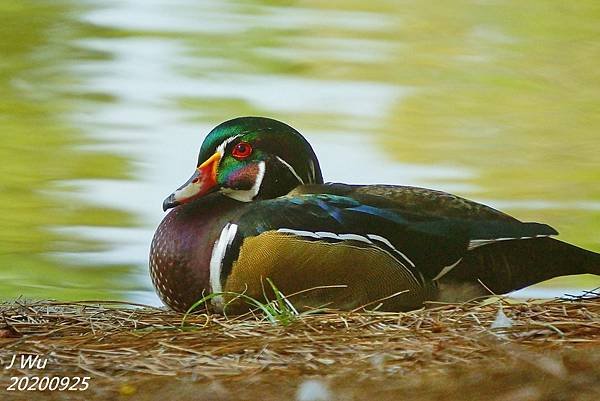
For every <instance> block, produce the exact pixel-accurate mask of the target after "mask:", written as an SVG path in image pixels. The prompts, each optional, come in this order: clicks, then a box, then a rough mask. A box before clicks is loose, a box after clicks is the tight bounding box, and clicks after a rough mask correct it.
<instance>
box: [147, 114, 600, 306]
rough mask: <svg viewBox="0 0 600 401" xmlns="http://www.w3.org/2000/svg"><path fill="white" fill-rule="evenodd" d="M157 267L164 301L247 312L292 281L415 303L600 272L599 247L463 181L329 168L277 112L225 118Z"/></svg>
mask: <svg viewBox="0 0 600 401" xmlns="http://www.w3.org/2000/svg"><path fill="white" fill-rule="evenodd" d="M163 210H164V211H168V213H167V214H166V216H165V217H164V219H163V220H162V222H161V223H160V224H159V226H158V228H157V229H156V232H155V234H154V237H153V240H152V243H151V246H150V257H149V267H150V276H151V279H152V283H153V285H154V287H155V289H156V292H157V294H158V296H159V297H160V299H161V300H162V302H163V303H164V304H166V305H167V306H168V307H170V308H171V309H173V310H175V311H187V310H189V309H190V308H191V307H192V306H194V305H196V304H197V303H198V301H199V300H202V299H205V300H207V301H205V302H204V303H205V304H206V306H207V308H209V309H211V310H212V311H214V312H217V313H243V312H244V311H248V310H249V308H250V304H249V303H248V302H247V301H245V300H246V299H255V300H268V299H273V298H274V296H275V293H276V292H278V293H279V294H283V295H284V296H285V297H286V298H285V299H286V301H288V302H290V303H291V304H292V305H293V306H294V307H295V308H296V309H297V310H311V309H312V310H314V309H319V308H331V309H338V310H361V309H375V310H380V311H387V312H397V311H408V310H413V309H418V308H421V307H423V306H424V305H425V304H426V303H428V302H463V301H466V300H469V299H472V298H476V297H479V296H485V295H490V294H505V293H508V292H511V291H514V290H517V289H521V288H524V287H526V286H529V285H532V284H535V283H538V282H541V281H544V280H547V279H550V278H553V277H557V276H564V275H572V274H584V273H591V274H599V273H600V254H598V253H595V252H593V251H590V250H586V249H583V248H580V247H577V246H575V245H571V244H568V243H566V242H563V241H560V240H558V239H556V238H555V236H557V235H558V232H557V231H556V230H555V229H554V228H552V227H551V226H549V225H547V224H543V223H538V222H523V221H520V220H518V219H517V218H515V217H512V216H510V215H508V214H506V213H504V212H501V211H499V210H496V209H494V208H492V207H489V206H486V205H484V204H481V203H477V202H474V201H471V200H468V199H465V198H463V197H460V196H457V195H453V194H450V193H446V192H442V191H438V190H432V189H427V188H420V187H413V186H402V185H383V184H373V185H356V184H354V185H352V184H344V183H331V182H327V183H326V182H324V180H323V175H322V172H321V168H320V165H319V160H318V159H317V156H316V154H315V152H314V150H313V148H312V146H311V145H310V144H309V142H308V141H307V140H306V139H305V138H304V137H303V136H302V135H301V134H300V133H299V132H298V131H297V130H296V129H294V128H292V127H291V126H289V125H287V124H285V123H283V122H281V121H277V120H274V119H271V118H266V117H238V118H234V119H231V120H229V121H225V122H223V123H221V124H219V125H218V126H216V127H215V128H214V129H212V130H211V131H210V132H209V134H208V135H207V136H206V138H205V139H204V141H203V143H202V145H201V147H200V152H199V156H198V162H197V165H196V168H195V170H194V172H193V174H192V176H191V177H190V178H189V180H187V181H186V182H185V183H184V184H183V185H181V186H180V187H179V188H178V189H177V190H175V191H174V192H173V193H171V194H170V195H169V196H168V197H167V198H166V199H165V200H164V202H163Z"/></svg>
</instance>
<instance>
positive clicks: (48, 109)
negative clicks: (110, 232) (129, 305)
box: [0, 1, 132, 299]
mask: <svg viewBox="0 0 600 401" xmlns="http://www.w3.org/2000/svg"><path fill="white" fill-rule="evenodd" d="M76 11H77V8H76V7H75V6H74V3H71V2H60V1H53V2H34V1H32V2H26V1H23V2H2V3H0V27H1V28H0V38H1V39H0V55H1V56H0V57H1V59H0V93H1V96H0V132H2V144H1V146H0V159H1V160H2V163H1V165H0V166H1V167H0V168H1V170H0V178H1V183H0V204H2V213H1V214H0V266H1V269H0V296H1V297H2V298H12V297H15V296H19V295H24V296H26V297H61V298H70V299H74V298H95V297H102V298H106V297H110V296H111V295H113V296H114V292H113V291H115V290H117V291H118V290H124V289H127V288H131V285H124V284H122V282H121V280H122V279H123V278H125V277H127V275H128V274H129V273H130V269H131V266H110V267H107V266H104V267H103V268H101V269H100V268H97V266H85V267H83V266H77V265H69V264H65V263H64V262H61V261H57V260H56V259H54V258H51V257H49V256H48V253H50V252H61V251H70V252H76V251H89V250H101V249H103V247H104V246H103V245H102V244H99V243H95V242H92V241H86V240H84V239H81V238H76V237H73V236H69V235H64V234H63V235H61V234H58V233H56V232H54V231H53V230H51V229H50V227H53V226H69V225H110V226H115V225H117V226H126V225H129V224H132V219H131V218H130V217H129V216H127V215H126V214H124V213H122V212H120V211H117V210H109V209H106V208H102V207H93V206H91V205H85V204H81V203H80V202H77V201H76V200H74V199H73V198H71V197H70V195H69V193H68V189H69V188H68V186H67V185H64V184H63V185H60V186H59V184H58V181H59V180H70V179H83V178H107V177H112V178H124V177H126V171H127V161H126V160H125V159H123V158H122V157H117V156H115V155H112V154H108V153H98V152H89V151H83V150H81V147H82V146H83V145H89V144H90V141H89V140H88V139H86V137H85V135H83V134H82V132H80V131H78V129H77V127H73V126H72V125H70V124H69V123H68V121H67V116H68V115H69V113H73V112H75V111H76V110H77V109H78V107H79V106H80V105H81V104H82V101H85V100H86V99H88V98H94V97H95V96H94V94H90V93H87V94H81V93H70V90H69V88H70V87H72V85H73V84H74V82H76V81H77V80H78V79H79V78H78V77H77V76H74V75H72V74H71V73H70V72H69V66H70V65H71V64H72V63H76V62H78V60H84V59H86V58H90V57H96V56H97V55H94V54H89V53H82V52H80V51H78V50H77V49H76V48H74V47H73V46H72V45H71V44H70V42H71V41H72V40H73V39H75V38H78V37H82V36H85V35H87V34H88V33H89V32H88V31H86V29H85V28H86V27H84V26H82V25H80V24H78V23H77V22H76V21H74V20H73V18H72V13H73V12H76ZM94 100H95V99H94ZM65 189H66V190H67V193H65V191H64V190H65ZM94 267H96V268H94Z"/></svg>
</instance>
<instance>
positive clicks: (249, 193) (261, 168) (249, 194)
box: [221, 161, 265, 202]
mask: <svg viewBox="0 0 600 401" xmlns="http://www.w3.org/2000/svg"><path fill="white" fill-rule="evenodd" d="M263 178H265V162H264V161H262V162H259V163H258V173H257V174H256V180H255V181H254V185H252V188H250V189H247V190H240V189H231V188H223V189H221V193H222V194H223V195H225V196H228V197H230V198H232V199H235V200H238V201H240V202H252V200H253V199H254V198H255V197H256V195H258V192H260V186H261V185H262V181H263Z"/></svg>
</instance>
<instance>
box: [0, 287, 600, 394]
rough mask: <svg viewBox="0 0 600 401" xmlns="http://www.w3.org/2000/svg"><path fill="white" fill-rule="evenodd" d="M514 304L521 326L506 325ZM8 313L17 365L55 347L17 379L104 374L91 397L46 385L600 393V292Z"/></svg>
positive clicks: (159, 390) (6, 329)
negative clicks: (267, 311) (273, 317)
mask: <svg viewBox="0 0 600 401" xmlns="http://www.w3.org/2000/svg"><path fill="white" fill-rule="evenodd" d="M500 310H502V311H503V312H504V313H505V314H506V316H508V318H510V319H511V320H512V325H511V326H510V327H501V328H496V329H492V328H491V327H492V324H493V322H494V320H496V319H497V317H498V314H499V311H500ZM1 313H2V317H1V319H2V320H0V346H1V349H0V359H2V361H3V362H4V365H7V363H8V361H10V360H11V359H12V356H13V355H15V354H17V355H20V354H31V353H33V354H38V355H44V356H48V357H49V361H48V365H47V367H46V369H44V370H43V371H32V370H23V369H21V370H19V369H13V370H12V371H4V375H3V379H2V388H3V389H4V388H6V384H7V383H8V382H7V379H8V377H9V376H21V375H32V374H37V375H41V374H45V375H59V376H64V375H68V376H77V375H79V376H84V375H86V376H91V377H92V378H93V379H92V383H91V386H90V390H89V391H88V392H86V394H85V396H84V395H83V394H82V393H78V394H77V393H68V394H67V393H60V394H59V393H56V392H55V393H49V392H45V393H36V397H47V398H54V399H80V398H77V397H83V398H85V399H105V398H106V399H119V398H123V399H144V400H146V399H165V397H166V396H168V395H173V394H177V398H176V399H188V398H189V399H196V397H198V396H199V395H202V394H203V395H204V396H203V397H201V398H199V399H204V398H213V399H262V400H268V399H281V398H290V397H292V398H293V397H294V392H295V391H296V387H297V385H298V383H300V382H301V381H302V380H304V379H305V378H306V377H318V378H319V380H322V381H323V383H325V385H326V386H328V387H329V388H330V389H331V391H332V394H333V395H332V397H333V399H357V400H358V399H363V398H364V397H366V395H365V394H369V395H373V394H377V397H376V398H373V397H370V398H373V399H397V396H398V395H399V394H403V397H404V399H438V397H442V396H443V395H444V394H446V393H449V394H450V393H453V394H454V399H478V398H479V397H478V396H477V394H479V393H478V392H480V391H482V389H488V390H489V391H488V392H487V393H486V394H487V396H486V398H487V399H498V400H501V399H507V400H508V399H523V400H542V399H549V398H548V392H549V391H550V390H552V394H554V395H556V394H559V395H560V394H563V393H564V392H565V391H566V393H565V394H566V397H567V398H564V397H562V396H561V397H559V398H555V399H582V400H584V399H585V400H587V399H590V400H593V399H600V373H598V372H600V368H598V366H600V349H598V345H599V344H600V298H591V299H577V300H572V301H568V300H554V301H547V302H543V303H542V302H528V303H526V302H519V303H515V302H514V301H511V302H509V301H507V300H499V299H498V298H494V299H488V300H485V301H477V302H475V301H474V302H471V303H467V304H461V305H439V306H433V307H431V308H428V309H424V310H419V311H414V312H407V313H377V312H361V313H358V312H355V313H333V312H331V313H322V314H316V315H305V316H300V317H298V318H296V319H295V320H293V321H292V322H291V324H289V325H287V326H282V325H276V324H272V323H269V322H268V321H266V320H265V319H264V318H263V317H261V316H242V317H229V318H225V317H223V316H219V315H209V314H194V315H189V316H187V317H186V318H185V319H184V316H183V315H182V314H179V313H174V312H170V311H166V310H162V309H156V308H139V307H135V305H130V304H128V305H124V304H119V303H114V304H111V303H102V304H98V303H96V302H80V303H60V302H33V303H26V302H16V303H10V304H3V305H1ZM525 379H527V380H525ZM539 380H541V382H538V381H539ZM552 383H554V384H552ZM556 386H558V387H556ZM469 389H470V390H469ZM2 391H3V390H0V393H1V392H2ZM474 391H475V392H474ZM511 394H512V395H511ZM9 395H11V396H13V397H15V399H18V397H24V398H22V399H28V398H27V397H31V393H29V394H27V395H25V394H22V393H19V394H16V393H12V394H9ZM479 395H481V394H479ZM132 397H133V398H132ZM503 397H505V398H503ZM506 397H509V398H506ZM442 398H447V397H445V396H444V397H442Z"/></svg>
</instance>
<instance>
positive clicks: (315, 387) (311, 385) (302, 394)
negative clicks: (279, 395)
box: [296, 379, 331, 401]
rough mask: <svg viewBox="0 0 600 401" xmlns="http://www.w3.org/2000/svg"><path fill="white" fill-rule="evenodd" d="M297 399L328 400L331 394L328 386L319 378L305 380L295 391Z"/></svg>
mask: <svg viewBox="0 0 600 401" xmlns="http://www.w3.org/2000/svg"><path fill="white" fill-rule="evenodd" d="M296 400H297V401H329V400H331V394H330V393H329V388H328V387H327V385H326V384H325V383H323V382H322V381H320V380H314V379H311V380H305V381H303V382H302V383H301V384H300V386H299V387H298V391H297V392H296Z"/></svg>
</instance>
